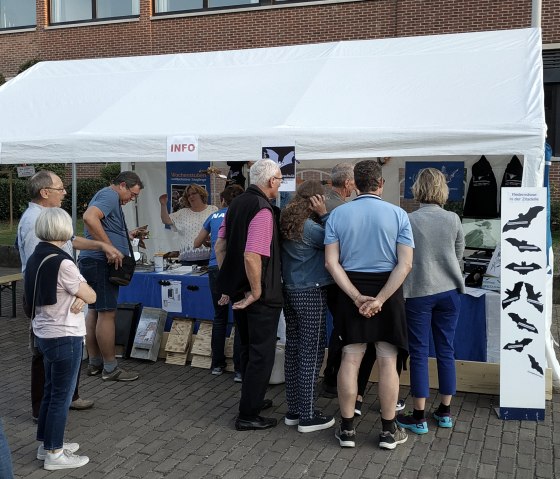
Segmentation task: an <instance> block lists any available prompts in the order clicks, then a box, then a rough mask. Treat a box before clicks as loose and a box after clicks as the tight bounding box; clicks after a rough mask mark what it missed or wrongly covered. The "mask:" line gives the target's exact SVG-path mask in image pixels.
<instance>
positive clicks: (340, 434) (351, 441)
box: [334, 427, 356, 447]
mask: <svg viewBox="0 0 560 479" xmlns="http://www.w3.org/2000/svg"><path fill="white" fill-rule="evenodd" d="M334 437H336V438H337V439H338V442H339V443H340V447H356V430H355V429H352V430H351V431H343V430H342V429H341V428H340V427H339V428H337V430H336V431H335V433H334Z"/></svg>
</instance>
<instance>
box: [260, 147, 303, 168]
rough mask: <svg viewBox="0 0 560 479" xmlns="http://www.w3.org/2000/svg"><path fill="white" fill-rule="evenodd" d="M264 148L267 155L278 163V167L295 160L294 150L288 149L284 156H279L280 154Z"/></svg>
mask: <svg viewBox="0 0 560 479" xmlns="http://www.w3.org/2000/svg"><path fill="white" fill-rule="evenodd" d="M265 150H266V154H267V155H268V157H269V158H270V159H271V160H272V161H275V162H276V163H278V166H279V167H280V168H282V167H283V166H286V165H289V164H290V163H293V162H294V160H295V155H296V154H295V152H294V151H290V152H288V153H287V154H286V155H285V156H284V157H282V158H280V155H279V154H278V153H277V152H276V151H274V150H272V149H270V148H265Z"/></svg>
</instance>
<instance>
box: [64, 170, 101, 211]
mask: <svg viewBox="0 0 560 479" xmlns="http://www.w3.org/2000/svg"><path fill="white" fill-rule="evenodd" d="M106 186H109V182H108V181H107V180H104V179H103V178H83V179H79V178H78V191H77V194H78V197H77V199H76V205H77V210H78V218H81V217H82V215H83V214H84V211H85V210H86V209H87V207H88V204H89V202H90V200H91V198H92V197H93V195H94V194H95V193H97V192H98V191H99V190H100V189H101V188H105V187H106ZM62 207H63V208H64V209H65V210H66V211H68V213H70V214H71V213H72V185H68V194H67V195H66V198H64V201H63V203H62Z"/></svg>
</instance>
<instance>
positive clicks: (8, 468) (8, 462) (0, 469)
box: [0, 419, 14, 479]
mask: <svg viewBox="0 0 560 479" xmlns="http://www.w3.org/2000/svg"><path fill="white" fill-rule="evenodd" d="M0 477H1V478H2V479H13V477H14V471H13V469H12V455H11V454H10V446H8V440H7V439H6V436H5V435H4V429H3V427H2V420H1V419H0Z"/></svg>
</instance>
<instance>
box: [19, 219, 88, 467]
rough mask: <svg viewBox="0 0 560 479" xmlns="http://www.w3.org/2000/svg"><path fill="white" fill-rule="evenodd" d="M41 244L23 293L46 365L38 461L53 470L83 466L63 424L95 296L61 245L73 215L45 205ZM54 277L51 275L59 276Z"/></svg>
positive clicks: (29, 267) (84, 461) (39, 231)
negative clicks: (86, 311)
mask: <svg viewBox="0 0 560 479" xmlns="http://www.w3.org/2000/svg"><path fill="white" fill-rule="evenodd" d="M35 234H36V235H37V237H38V238H39V239H40V240H41V242H40V243H39V244H38V245H37V247H36V248H35V251H34V253H33V254H32V255H31V256H30V257H29V260H28V261H27V267H26V269H25V282H24V284H25V294H26V297H27V298H30V299H31V298H32V304H33V306H34V312H32V316H31V317H32V318H33V319H32V326H33V334H34V335H35V341H36V345H37V348H38V349H39V351H40V352H41V353H42V355H43V363H44V365H45V391H44V394H43V400H42V402H41V409H40V411H39V419H38V422H37V440H38V441H41V444H40V446H39V448H38V450H37V459H39V460H44V461H45V462H44V468H45V469H46V470H49V471H52V470H57V469H69V468H74V467H81V466H83V465H85V464H87V463H88V462H89V458H88V457H87V456H77V455H74V452H76V451H77V450H78V449H79V447H80V446H79V444H76V443H65V442H64V441H63V440H64V428H65V426H66V419H67V417H68V408H69V406H70V402H71V401H72V395H73V393H74V388H75V387H76V379H77V377H78V374H79V372H80V364H81V361H82V347H83V342H84V336H85V334H86V324H85V316H84V313H83V311H82V308H83V306H84V305H85V304H86V303H88V304H91V303H93V302H94V301H95V299H96V294H95V291H93V289H91V287H89V286H88V284H87V283H86V280H85V279H84V277H83V276H82V275H81V274H80V271H79V270H78V267H77V266H76V263H75V262H74V259H73V258H72V256H70V255H69V254H68V253H66V252H65V251H64V250H63V249H62V247H63V246H64V245H65V243H66V242H67V241H68V240H69V239H70V238H72V235H73V229H72V219H71V218H70V216H69V215H68V213H66V211H64V210H62V209H61V208H45V209H44V210H43V211H42V212H41V214H40V215H39V217H38V218H37V221H36V223H35ZM55 278H56V280H55V281H53V279H55Z"/></svg>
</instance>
